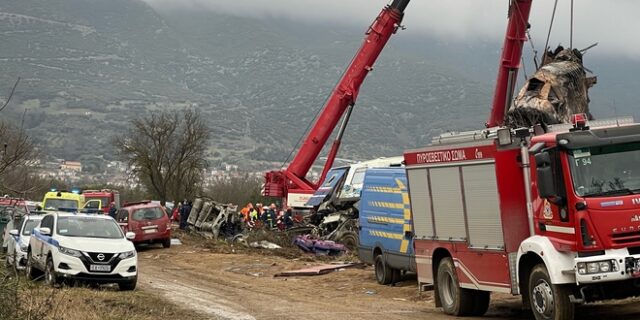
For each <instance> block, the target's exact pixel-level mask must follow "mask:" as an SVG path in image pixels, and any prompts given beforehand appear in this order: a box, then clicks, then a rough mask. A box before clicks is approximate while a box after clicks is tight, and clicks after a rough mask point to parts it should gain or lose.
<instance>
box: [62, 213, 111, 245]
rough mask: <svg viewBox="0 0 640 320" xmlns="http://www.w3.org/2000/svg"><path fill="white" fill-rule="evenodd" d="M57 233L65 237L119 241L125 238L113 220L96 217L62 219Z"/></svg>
mask: <svg viewBox="0 0 640 320" xmlns="http://www.w3.org/2000/svg"><path fill="white" fill-rule="evenodd" d="M56 230H57V233H58V234H59V235H61V236H65V237H86V238H105V239H119V238H122V237H124V236H123V235H122V231H121V230H120V226H118V224H117V223H116V222H115V220H113V219H103V218H97V217H96V218H94V217H80V216H75V217H60V218H58V226H57V229H56Z"/></svg>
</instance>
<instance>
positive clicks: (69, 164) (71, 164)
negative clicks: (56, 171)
mask: <svg viewBox="0 0 640 320" xmlns="http://www.w3.org/2000/svg"><path fill="white" fill-rule="evenodd" d="M60 170H63V171H75V172H82V163H80V161H67V160H62V162H61V163H60Z"/></svg>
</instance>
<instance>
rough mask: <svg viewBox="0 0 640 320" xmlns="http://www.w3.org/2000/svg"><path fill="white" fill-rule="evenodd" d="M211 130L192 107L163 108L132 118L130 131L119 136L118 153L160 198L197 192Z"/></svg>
mask: <svg viewBox="0 0 640 320" xmlns="http://www.w3.org/2000/svg"><path fill="white" fill-rule="evenodd" d="M209 138H210V132H209V129H208V128H207V126H206V125H205V123H204V121H203V120H202V118H201V116H200V114H199V113H198V112H196V111H193V110H191V109H185V110H184V111H182V112H179V111H163V112H159V113H154V114H152V115H151V116H150V117H145V118H137V119H134V120H132V121H131V127H130V129H129V130H128V132H126V133H124V134H122V135H119V136H116V137H115V138H114V139H113V140H112V144H113V145H114V147H115V149H116V155H117V156H118V158H120V159H121V160H122V161H124V162H125V163H127V164H128V166H129V168H130V169H129V170H130V174H133V175H135V176H136V177H137V178H138V179H139V180H140V182H141V184H142V185H144V186H145V187H146V189H147V190H149V192H150V193H151V195H152V196H153V197H154V198H156V199H159V200H160V201H167V200H176V199H183V198H185V196H187V195H191V194H194V193H195V192H196V191H197V190H196V189H197V186H198V185H199V184H200V181H201V180H202V172H203V170H204V169H206V168H207V163H206V160H205V156H206V149H207V148H206V147H207V145H208V142H209Z"/></svg>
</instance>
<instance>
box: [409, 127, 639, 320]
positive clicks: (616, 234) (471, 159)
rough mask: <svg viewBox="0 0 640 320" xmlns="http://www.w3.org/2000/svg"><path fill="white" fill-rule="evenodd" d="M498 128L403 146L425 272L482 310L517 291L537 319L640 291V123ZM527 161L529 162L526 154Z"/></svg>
mask: <svg viewBox="0 0 640 320" xmlns="http://www.w3.org/2000/svg"><path fill="white" fill-rule="evenodd" d="M630 122H631V120H626V121H617V122H616V121H613V122H608V123H607V122H592V123H591V124H590V125H591V127H588V126H587V123H586V120H585V119H584V118H583V117H576V121H575V126H573V127H570V128H569V127H567V125H556V126H555V127H551V128H550V129H549V131H548V132H547V133H542V134H538V135H536V134H535V132H538V130H534V129H529V128H522V129H517V130H514V129H509V128H491V129H486V130H480V131H475V132H467V133H460V134H448V135H446V136H442V137H439V138H437V139H435V141H434V143H433V145H431V146H430V147H427V148H423V149H420V150H412V151H407V152H406V153H405V161H406V168H407V177H408V184H409V194H410V199H411V210H412V214H413V226H414V230H413V232H414V236H415V242H414V243H415V244H414V246H415V255H416V263H417V270H418V281H419V283H420V284H421V286H422V285H426V284H433V285H434V288H435V292H436V305H437V306H442V308H443V310H444V311H445V312H446V313H448V314H453V315H481V314H483V313H484V312H486V310H487V307H488V305H489V293H490V292H504V293H512V294H521V295H522V297H523V303H524V305H525V307H529V308H531V309H532V311H533V313H534V314H535V316H536V319H573V311H574V304H575V303H584V302H591V301H596V300H602V299H611V298H625V297H629V296H636V295H640V287H639V286H638V284H640V170H638V169H637V168H638V166H637V164H638V163H639V162H640V124H629V123H630ZM530 163H531V164H530Z"/></svg>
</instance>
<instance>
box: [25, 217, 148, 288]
mask: <svg viewBox="0 0 640 320" xmlns="http://www.w3.org/2000/svg"><path fill="white" fill-rule="evenodd" d="M134 237H135V234H133V233H127V234H126V236H125V234H124V233H123V232H122V230H121V229H120V227H119V226H118V224H117V223H116V222H115V221H114V220H113V218H111V217H109V216H105V215H96V214H77V213H67V212H53V213H50V214H47V215H45V216H44V217H43V218H42V221H41V222H40V226H39V227H37V228H35V229H34V230H33V233H32V235H31V239H30V240H29V247H28V248H27V250H28V253H27V266H26V270H25V272H26V274H27V277H29V278H31V279H34V278H36V277H38V276H39V274H41V273H44V279H45V282H46V283H47V284H49V285H52V286H53V285H56V284H59V283H61V282H63V281H65V280H71V281H82V282H90V283H117V284H118V286H119V287H120V290H133V289H135V287H136V282H137V279H138V257H137V254H136V249H135V247H134V246H133V243H132V242H131V241H129V240H128V239H133V238H134Z"/></svg>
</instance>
